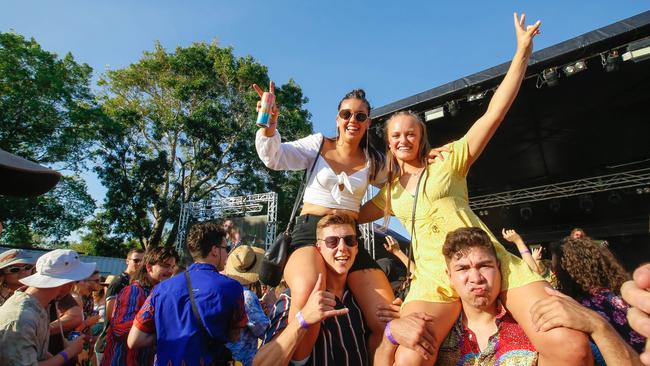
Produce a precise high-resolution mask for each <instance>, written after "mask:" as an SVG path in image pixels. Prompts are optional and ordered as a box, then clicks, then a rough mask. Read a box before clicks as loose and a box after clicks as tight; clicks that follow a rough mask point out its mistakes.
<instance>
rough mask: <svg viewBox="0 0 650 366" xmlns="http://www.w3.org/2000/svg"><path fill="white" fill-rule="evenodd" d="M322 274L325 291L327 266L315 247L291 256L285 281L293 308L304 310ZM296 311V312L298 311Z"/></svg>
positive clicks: (285, 272) (301, 249)
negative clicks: (289, 291) (289, 290)
mask: <svg viewBox="0 0 650 366" xmlns="http://www.w3.org/2000/svg"><path fill="white" fill-rule="evenodd" d="M319 273H320V274H321V275H322V276H323V277H322V278H321V290H324V289H325V275H326V271H325V264H324V262H323V257H321V255H320V254H319V253H318V252H317V251H316V249H315V248H314V247H302V248H299V249H297V250H296V251H295V252H293V253H292V254H291V256H290V257H289V260H288V261H287V265H286V266H285V268H284V279H285V281H287V286H289V288H290V289H291V308H292V309H298V310H300V309H302V307H303V306H304V305H305V303H307V299H308V298H309V295H310V294H311V292H312V290H313V289H314V285H316V281H317V280H318V274H319ZM298 310H296V312H297V311H298Z"/></svg>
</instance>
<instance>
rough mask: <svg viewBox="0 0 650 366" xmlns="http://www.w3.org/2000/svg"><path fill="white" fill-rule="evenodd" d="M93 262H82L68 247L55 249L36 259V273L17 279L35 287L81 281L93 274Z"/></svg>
mask: <svg viewBox="0 0 650 366" xmlns="http://www.w3.org/2000/svg"><path fill="white" fill-rule="evenodd" d="M93 271H95V263H84V262H82V261H81V260H79V254H77V252H75V251H74V250H70V249H55V250H53V251H51V252H48V253H45V254H43V255H42V256H41V257H40V258H38V261H36V273H35V274H33V275H31V276H28V277H25V278H23V279H21V280H19V281H20V282H21V283H22V284H23V285H27V286H30V287H35V288H53V287H59V286H63V285H65V284H66V283H70V282H73V281H81V280H84V279H86V278H88V277H90V275H91V274H93Z"/></svg>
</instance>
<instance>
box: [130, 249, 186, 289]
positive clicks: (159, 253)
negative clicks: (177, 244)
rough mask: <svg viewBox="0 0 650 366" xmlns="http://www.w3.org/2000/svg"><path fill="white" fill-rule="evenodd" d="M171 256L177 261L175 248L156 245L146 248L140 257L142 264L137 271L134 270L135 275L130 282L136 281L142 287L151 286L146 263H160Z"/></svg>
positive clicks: (150, 264)
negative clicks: (142, 256)
mask: <svg viewBox="0 0 650 366" xmlns="http://www.w3.org/2000/svg"><path fill="white" fill-rule="evenodd" d="M171 258H174V259H176V262H177V263H178V260H179V258H178V253H176V250H175V249H174V248H172V247H156V248H151V249H147V250H146V251H145V252H144V258H142V265H141V266H140V268H139V269H138V272H136V274H135V276H133V280H132V281H131V283H133V282H134V281H137V282H138V283H140V284H141V285H142V286H144V287H151V286H152V285H153V284H152V283H151V281H149V276H147V265H149V266H153V265H156V264H162V263H165V262H166V261H167V260H169V259H171Z"/></svg>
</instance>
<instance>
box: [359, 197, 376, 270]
mask: <svg viewBox="0 0 650 366" xmlns="http://www.w3.org/2000/svg"><path fill="white" fill-rule="evenodd" d="M371 188H372V186H370V185H369V186H368V189H367V190H366V195H365V197H364V198H363V202H362V205H363V203H366V202H368V201H370V200H371V199H372V197H374V194H373V193H372V189H371ZM359 230H360V231H361V237H362V238H363V243H364V246H365V247H366V250H367V251H368V253H369V254H370V255H371V256H372V258H373V259H376V258H375V255H376V253H375V225H373V224H372V222H368V223H365V224H362V225H359Z"/></svg>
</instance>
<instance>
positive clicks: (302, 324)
mask: <svg viewBox="0 0 650 366" xmlns="http://www.w3.org/2000/svg"><path fill="white" fill-rule="evenodd" d="M296 319H298V323H300V328H302V329H307V328H309V324H307V322H306V321H305V318H304V317H303V316H302V312H300V311H299V312H298V314H296Z"/></svg>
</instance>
